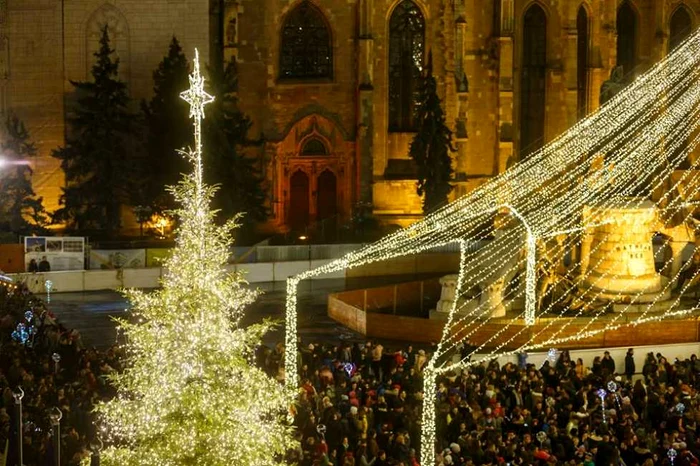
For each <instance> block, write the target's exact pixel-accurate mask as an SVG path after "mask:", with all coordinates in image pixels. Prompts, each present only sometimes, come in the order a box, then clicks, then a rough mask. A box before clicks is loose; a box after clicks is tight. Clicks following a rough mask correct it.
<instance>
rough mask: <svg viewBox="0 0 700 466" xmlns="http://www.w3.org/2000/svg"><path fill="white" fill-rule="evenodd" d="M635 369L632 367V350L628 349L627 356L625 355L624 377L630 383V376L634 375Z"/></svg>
mask: <svg viewBox="0 0 700 466" xmlns="http://www.w3.org/2000/svg"><path fill="white" fill-rule="evenodd" d="M636 371H637V369H636V367H635V365H634V348H630V349H628V350H627V354H626V355H625V376H626V377H627V381H628V382H631V381H632V376H633V375H634V374H635V373H636Z"/></svg>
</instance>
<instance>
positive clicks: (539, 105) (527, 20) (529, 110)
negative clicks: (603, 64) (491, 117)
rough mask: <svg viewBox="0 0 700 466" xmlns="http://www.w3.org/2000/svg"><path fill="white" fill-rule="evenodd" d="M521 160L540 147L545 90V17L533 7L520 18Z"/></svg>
mask: <svg viewBox="0 0 700 466" xmlns="http://www.w3.org/2000/svg"><path fill="white" fill-rule="evenodd" d="M520 85H521V92H522V96H521V98H520V105H521V106H520V156H521V159H522V158H524V157H526V156H527V155H529V154H531V153H532V152H534V151H536V150H538V149H539V148H541V147H542V146H543V145H544V123H545V95H546V87H547V15H546V14H545V12H544V10H543V9H542V8H541V7H540V6H539V5H537V4H533V5H532V6H530V8H528V9H527V11H526V12H525V17H524V18H523V60H522V71H521V75H520Z"/></svg>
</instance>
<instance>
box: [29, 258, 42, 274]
mask: <svg viewBox="0 0 700 466" xmlns="http://www.w3.org/2000/svg"><path fill="white" fill-rule="evenodd" d="M38 271H39V264H37V263H36V259H32V260H30V261H29V265H27V272H29V273H36V272H38Z"/></svg>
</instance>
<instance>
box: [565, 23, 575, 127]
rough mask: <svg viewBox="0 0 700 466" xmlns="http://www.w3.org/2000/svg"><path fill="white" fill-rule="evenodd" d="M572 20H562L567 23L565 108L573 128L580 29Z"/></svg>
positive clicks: (569, 123)
mask: <svg viewBox="0 0 700 466" xmlns="http://www.w3.org/2000/svg"><path fill="white" fill-rule="evenodd" d="M575 18H576V16H574V21H573V24H572V21H571V19H570V18H565V19H562V21H565V22H566V26H565V27H564V34H565V36H566V42H565V44H564V47H563V48H564V87H565V89H566V91H565V92H566V97H565V107H566V118H567V127H570V126H572V125H573V124H574V123H576V120H577V119H578V28H577V25H576V21H575Z"/></svg>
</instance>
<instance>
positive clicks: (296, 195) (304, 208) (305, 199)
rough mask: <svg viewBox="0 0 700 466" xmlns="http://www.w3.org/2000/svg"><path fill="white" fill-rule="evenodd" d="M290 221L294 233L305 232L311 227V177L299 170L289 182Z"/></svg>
mask: <svg viewBox="0 0 700 466" xmlns="http://www.w3.org/2000/svg"><path fill="white" fill-rule="evenodd" d="M289 191H290V194H289V219H288V222H287V223H288V225H289V226H290V227H291V229H292V231H296V232H304V231H306V228H307V227H308V225H309V177H308V175H307V174H306V173H304V172H303V171H301V170H299V171H296V172H294V174H292V177H291V178H290V180H289Z"/></svg>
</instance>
